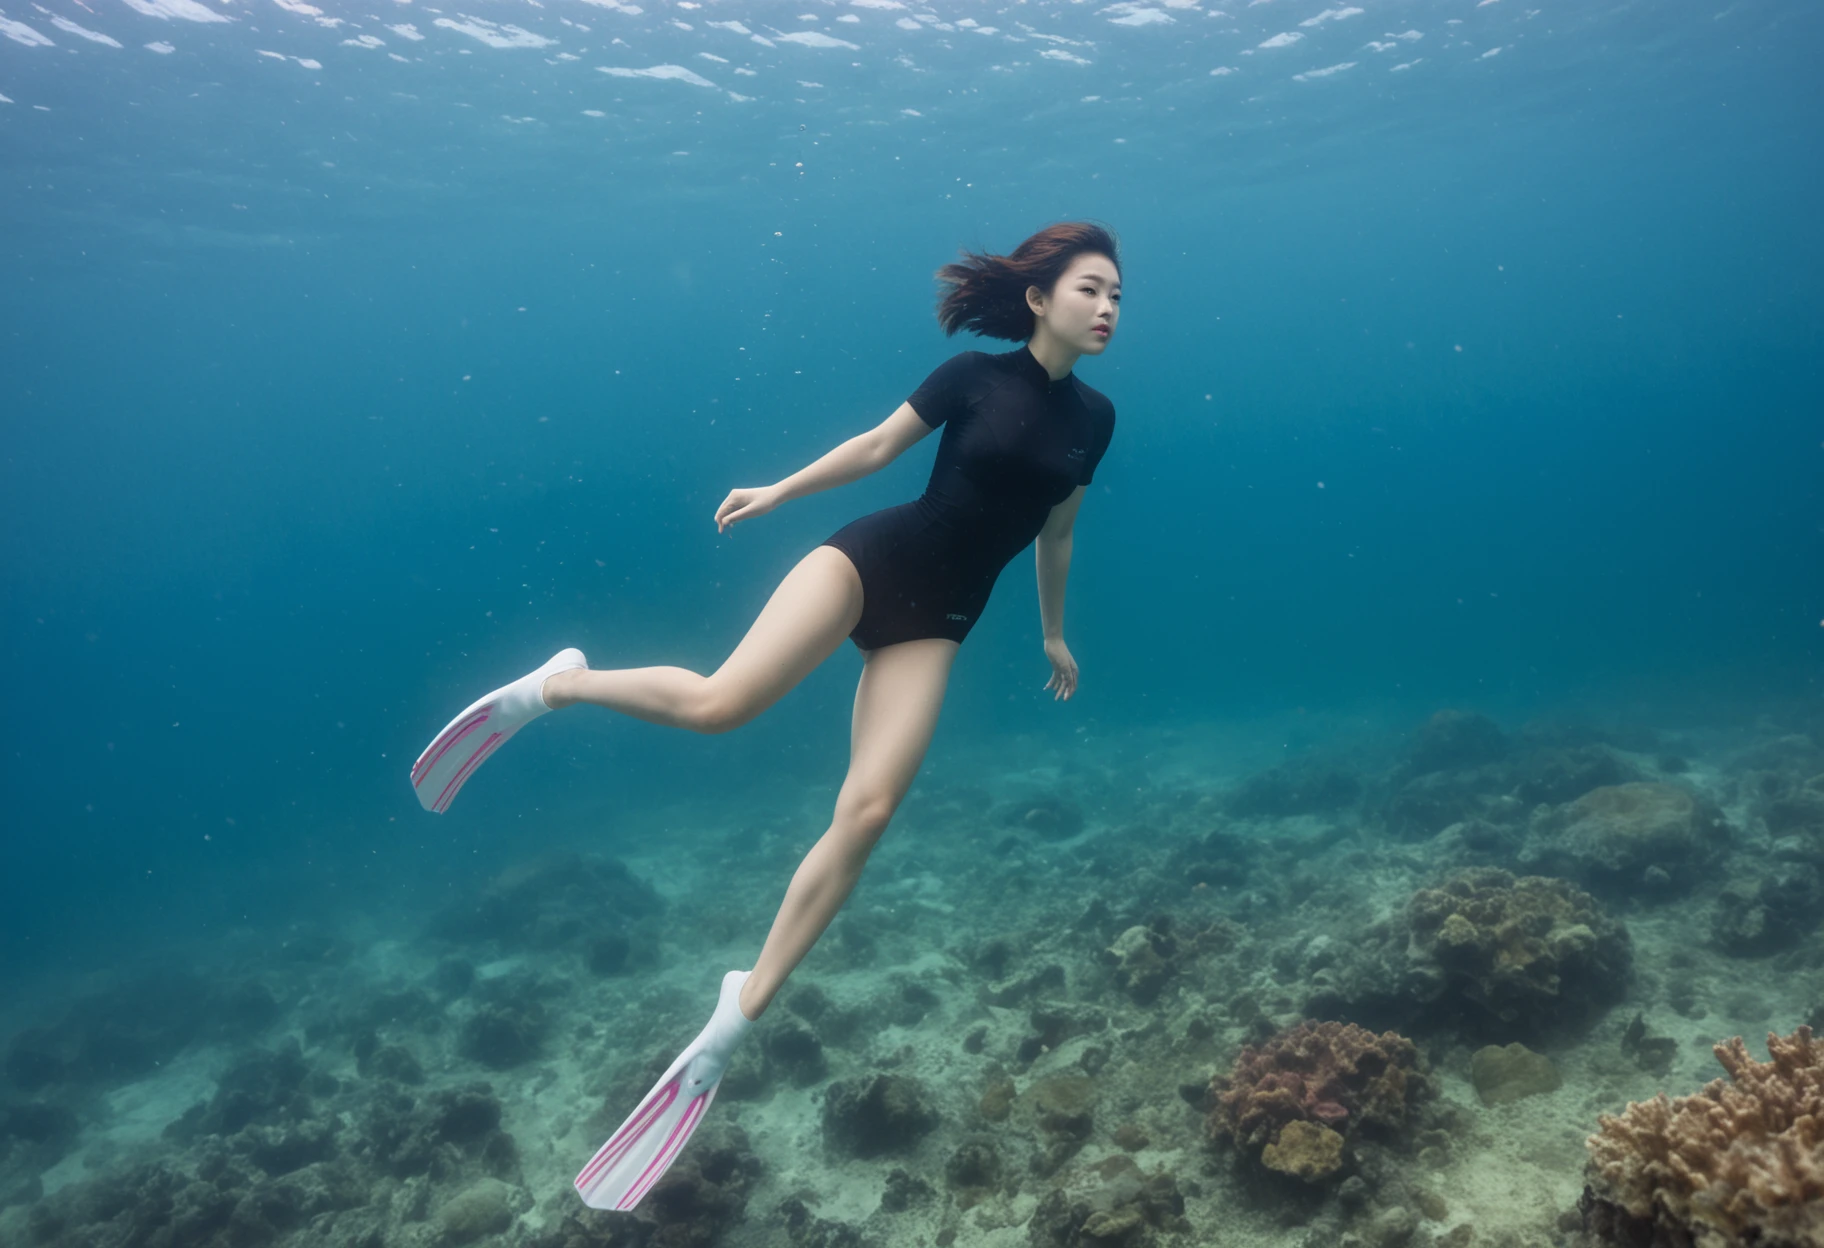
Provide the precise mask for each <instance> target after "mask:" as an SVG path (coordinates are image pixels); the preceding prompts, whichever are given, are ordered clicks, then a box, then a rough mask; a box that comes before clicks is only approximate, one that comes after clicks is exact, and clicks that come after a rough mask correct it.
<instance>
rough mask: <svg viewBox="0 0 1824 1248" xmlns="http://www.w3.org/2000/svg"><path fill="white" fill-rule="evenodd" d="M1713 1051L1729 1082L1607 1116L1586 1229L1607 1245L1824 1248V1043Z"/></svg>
mask: <svg viewBox="0 0 1824 1248" xmlns="http://www.w3.org/2000/svg"><path fill="white" fill-rule="evenodd" d="M1767 1051H1768V1054H1769V1055H1770V1057H1771V1059H1772V1060H1770V1061H1766V1062H1757V1061H1755V1060H1754V1059H1753V1058H1751V1057H1749V1056H1748V1048H1747V1046H1746V1045H1745V1044H1743V1043H1742V1039H1741V1037H1740V1036H1737V1037H1736V1038H1734V1039H1732V1040H1730V1041H1729V1042H1728V1043H1726V1044H1719V1045H1717V1046H1716V1047H1715V1049H1714V1050H1713V1052H1715V1054H1716V1060H1717V1061H1719V1062H1721V1063H1722V1065H1723V1069H1724V1070H1726V1071H1728V1072H1729V1078H1728V1079H1716V1080H1713V1081H1711V1082H1710V1083H1708V1084H1706V1085H1705V1086H1704V1087H1703V1088H1702V1089H1701V1090H1700V1091H1698V1092H1697V1093H1696V1094H1695V1095H1692V1096H1681V1097H1678V1098H1677V1099H1668V1098H1667V1097H1666V1094H1665V1093H1663V1092H1662V1093H1660V1094H1659V1095H1658V1096H1656V1097H1654V1098H1653V1099H1652V1100H1650V1101H1638V1102H1635V1103H1632V1104H1630V1105H1629V1106H1628V1107H1627V1109H1626V1110H1625V1111H1623V1112H1622V1113H1621V1114H1619V1115H1608V1114H1604V1115H1603V1116H1602V1117H1601V1118H1600V1119H1599V1120H1598V1122H1599V1126H1598V1129H1597V1132H1596V1134H1595V1135H1592V1136H1590V1137H1589V1139H1588V1141H1587V1144H1588V1147H1589V1152H1590V1160H1589V1166H1588V1170H1587V1172H1586V1175H1585V1178H1586V1181H1587V1183H1588V1186H1587V1187H1586V1188H1585V1189H1584V1195H1583V1201H1582V1208H1583V1211H1584V1220H1585V1226H1586V1227H1587V1228H1588V1229H1589V1230H1590V1231H1592V1232H1593V1233H1594V1234H1595V1235H1596V1237H1597V1238H1598V1239H1600V1240H1603V1241H1605V1242H1612V1243H1625V1244H1630V1245H1633V1244H1641V1245H1645V1244H1667V1245H1671V1244H1678V1245H1694V1246H1695V1248H1731V1246H1733V1245H1738V1244H1753V1245H1755V1246H1756V1248H1801V1246H1803V1248H1816V1246H1817V1245H1818V1244H1820V1243H1824V1042H1820V1041H1817V1040H1814V1039H1812V1034H1811V1028H1809V1027H1800V1028H1799V1029H1798V1030H1797V1031H1796V1032H1794V1033H1793V1034H1792V1035H1791V1036H1788V1037H1786V1038H1784V1039H1782V1038H1781V1037H1779V1036H1777V1035H1769V1036H1768V1037H1767Z"/></svg>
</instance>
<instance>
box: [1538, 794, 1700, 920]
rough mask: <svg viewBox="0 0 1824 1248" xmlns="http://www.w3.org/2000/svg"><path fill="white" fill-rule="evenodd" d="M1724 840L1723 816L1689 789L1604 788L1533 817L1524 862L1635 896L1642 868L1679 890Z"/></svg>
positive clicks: (1695, 878) (1694, 879) (1692, 879)
mask: <svg viewBox="0 0 1824 1248" xmlns="http://www.w3.org/2000/svg"><path fill="white" fill-rule="evenodd" d="M1729 838H1730V830H1729V825H1728V823H1727V822H1725V821H1724V819H1723V815H1722V812H1721V811H1720V810H1718V809H1717V808H1716V806H1715V805H1714V804H1713V803H1712V802H1710V801H1709V800H1708V799H1707V798H1704V797H1702V796H1700V795H1699V794H1696V793H1693V792H1692V791H1691V790H1689V789H1685V788H1681V787H1679V786H1678V785H1675V784H1661V783H1650V782H1643V783H1637V784H1611V785H1604V786H1603V787H1601V788H1598V789H1592V790H1590V791H1589V792H1588V793H1585V794H1584V795H1583V796H1582V797H1580V798H1578V799H1577V800H1576V801H1574V802H1568V803H1566V804H1565V805H1563V806H1559V807H1556V808H1554V809H1550V810H1546V811H1544V812H1542V813H1541V814H1539V815H1538V816H1537V817H1536V818H1535V819H1534V820H1533V825H1532V829H1531V831H1530V833H1529V837H1528V845H1527V848H1526V851H1525V853H1524V855H1523V858H1524V859H1525V860H1526V861H1528V862H1533V863H1537V864H1539V866H1540V867H1542V868H1544V869H1545V870H1548V871H1551V872H1553V873H1555V874H1562V875H1568V876H1571V877H1572V878H1574V879H1576V880H1578V881H1579V882H1580V883H1582V884H1584V885H1585V886H1587V887H1591V888H1599V889H1604V890H1607V891H1610V892H1615V893H1626V892H1631V891H1638V889H1639V888H1640V887H1641V886H1642V882H1643V880H1644V879H1645V878H1646V875H1647V872H1648V871H1649V869H1657V870H1658V871H1660V872H1663V873H1664V876H1665V880H1666V883H1667V884H1669V885H1670V886H1671V887H1672V888H1674V889H1682V888H1688V887H1690V886H1691V885H1693V884H1695V883H1697V882H1698V880H1699V879H1701V878H1702V877H1703V875H1704V873H1705V872H1706V871H1707V870H1708V869H1710V868H1711V867H1712V866H1714V865H1715V864H1716V862H1717V860H1718V858H1719V857H1720V856H1721V854H1722V853H1723V851H1724V850H1725V849H1726V848H1727V847H1728V844H1729Z"/></svg>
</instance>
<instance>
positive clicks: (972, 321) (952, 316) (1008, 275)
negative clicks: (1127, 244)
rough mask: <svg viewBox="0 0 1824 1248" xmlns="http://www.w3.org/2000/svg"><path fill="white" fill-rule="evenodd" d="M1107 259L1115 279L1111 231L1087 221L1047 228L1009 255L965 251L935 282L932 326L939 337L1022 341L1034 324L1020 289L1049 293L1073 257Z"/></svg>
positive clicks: (1118, 262)
mask: <svg viewBox="0 0 1824 1248" xmlns="http://www.w3.org/2000/svg"><path fill="white" fill-rule="evenodd" d="M1084 254H1093V255H1100V256H1107V257H1108V258H1109V260H1110V262H1111V263H1113V264H1114V266H1115V276H1116V277H1119V276H1120V275H1121V255H1120V245H1119V244H1118V243H1117V242H1116V241H1115V236H1114V233H1113V231H1111V230H1109V229H1108V228H1106V227H1105V226H1101V225H1097V224H1095V223H1094V222H1090V221H1061V222H1059V223H1058V224H1057V225H1048V226H1046V227H1045V228H1044V229H1042V230H1040V231H1039V232H1038V233H1037V234H1034V235H1033V236H1032V237H1031V238H1029V239H1027V240H1026V241H1025V242H1023V243H1021V244H1020V245H1019V246H1018V247H1015V248H1014V249H1013V254H1012V255H1008V256H997V255H995V254H993V253H992V252H979V253H978V252H973V251H969V250H967V249H965V250H964V251H963V259H962V262H961V263H960V264H946V265H945V266H944V267H943V268H941V269H939V270H938V271H937V280H938V281H939V282H941V283H943V284H944V285H945V286H948V287H949V289H948V290H946V291H945V292H944V293H943V294H942V295H940V296H939V297H938V300H937V323H938V324H939V325H942V326H943V327H944V333H946V334H954V333H955V332H956V331H957V330H959V329H972V330H974V331H975V332H976V333H978V334H981V335H983V336H984V337H988V338H1007V339H1010V340H1012V341H1014V342H1025V341H1026V340H1027V339H1028V338H1030V337H1032V331H1033V329H1034V328H1035V327H1036V322H1035V320H1034V318H1033V315H1032V309H1031V308H1029V307H1027V306H1026V288H1027V287H1028V286H1037V287H1038V288H1039V289H1040V290H1042V291H1044V292H1045V293H1046V294H1048V295H1049V294H1050V293H1051V290H1052V288H1053V287H1054V286H1056V285H1057V284H1058V279H1059V278H1060V277H1063V276H1064V270H1065V269H1068V268H1069V267H1070V262H1071V261H1073V260H1075V259H1076V258H1077V257H1078V256H1081V255H1084Z"/></svg>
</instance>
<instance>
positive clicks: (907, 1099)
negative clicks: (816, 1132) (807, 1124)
mask: <svg viewBox="0 0 1824 1248" xmlns="http://www.w3.org/2000/svg"><path fill="white" fill-rule="evenodd" d="M937 1123H938V1114H937V1110H935V1109H934V1108H932V1106H931V1103H930V1102H929V1101H928V1100H927V1099H926V1097H925V1091H924V1088H923V1087H921V1086H920V1084H919V1083H918V1081H917V1080H916V1079H912V1078H909V1077H907V1076H905V1075H887V1074H877V1075H874V1076H872V1077H871V1078H867V1079H859V1080H853V1081H838V1082H836V1083H832V1084H831V1085H830V1087H829V1090H828V1092H826V1093H825V1094H824V1102H823V1136H824V1141H825V1142H826V1143H827V1144H829V1145H831V1146H832V1147H834V1148H837V1149H839V1150H841V1151H844V1152H847V1153H849V1154H850V1155H852V1156H855V1157H877V1156H880V1155H881V1154H883V1153H892V1152H899V1151H902V1150H904V1149H907V1148H910V1147H911V1146H912V1145H913V1144H915V1143H917V1142H918V1140H919V1139H921V1138H922V1137H924V1136H926V1135H928V1134H930V1133H931V1131H933V1130H934V1129H935V1128H936V1127H937Z"/></svg>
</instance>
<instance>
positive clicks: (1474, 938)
mask: <svg viewBox="0 0 1824 1248" xmlns="http://www.w3.org/2000/svg"><path fill="white" fill-rule="evenodd" d="M1406 919H1407V934H1408V944H1407V957H1408V959H1409V962H1411V963H1412V964H1413V966H1412V969H1413V970H1414V971H1416V972H1418V976H1417V978H1418V979H1419V980H1420V981H1423V980H1427V979H1429V980H1431V981H1432V982H1433V985H1434V987H1435V988H1436V989H1437V990H1440V991H1441V992H1442V993H1445V994H1449V995H1451V996H1453V997H1455V998H1456V999H1458V1000H1459V1001H1461V1002H1464V1003H1467V1004H1468V1005H1470V1006H1471V1007H1472V1008H1473V1009H1474V1010H1475V1011H1478V1012H1480V1013H1482V1014H1483V1015H1485V1016H1486V1017H1488V1018H1490V1019H1492V1020H1499V1022H1500V1023H1501V1024H1503V1025H1504V1027H1505V1028H1507V1029H1512V1028H1513V1027H1515V1026H1518V1027H1520V1028H1522V1029H1531V1028H1535V1027H1550V1026H1553V1025H1557V1024H1561V1023H1571V1022H1577V1021H1581V1020H1582V1019H1583V1018H1584V1017H1586V1016H1587V1015H1589V1014H1590V1013H1592V1012H1594V1011H1595V1010H1597V1009H1599V1008H1601V1007H1603V1006H1606V1005H1608V1004H1610V1003H1612V1002H1613V1001H1614V1000H1615V999H1616V998H1617V997H1618V996H1619V995H1620V993H1621V990H1622V988H1623V987H1624V986H1625V985H1626V983H1627V979H1628V973H1629V970H1630V968H1631V966H1632V964H1633V946H1632V944H1631V942H1630V941H1629V938H1628V932H1627V929H1626V928H1625V927H1623V926H1622V925H1621V924H1620V923H1619V922H1617V921H1615V920H1614V919H1611V918H1609V917H1608V915H1606V914H1604V913H1603V911H1602V910H1601V908H1600V907H1599V906H1598V905H1597V904H1596V901H1595V899H1594V898H1592V897H1591V896H1589V894H1587V893H1584V892H1581V891H1580V890H1578V889H1576V888H1573V887H1572V886H1571V885H1570V884H1568V883H1566V882H1565V881H1563V880H1556V879H1548V878H1546V877H1543V876H1536V875H1529V876H1522V877H1521V878H1519V879H1515V878H1514V877H1513V876H1512V875H1511V874H1509V873H1508V872H1506V871H1501V870H1496V869H1494V868H1488V867H1474V868H1470V869H1468V870H1465V871H1459V872H1457V873H1455V874H1454V875H1451V876H1450V877H1448V878H1447V879H1445V880H1444V881H1443V882H1442V883H1441V884H1440V885H1439V886H1438V887H1437V888H1427V889H1420V890H1419V891H1418V892H1416V893H1414V894H1413V895H1412V899H1411V900H1410V901H1409V902H1408V903H1407V907H1406Z"/></svg>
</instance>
